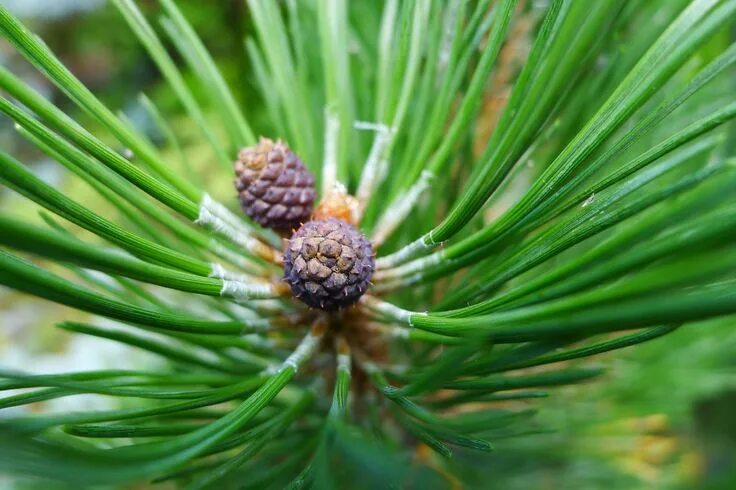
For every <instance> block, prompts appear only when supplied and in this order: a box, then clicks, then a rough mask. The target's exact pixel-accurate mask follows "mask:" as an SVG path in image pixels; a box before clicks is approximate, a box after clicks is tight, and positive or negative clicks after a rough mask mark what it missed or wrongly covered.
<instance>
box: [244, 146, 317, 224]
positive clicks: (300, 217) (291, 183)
mask: <svg viewBox="0 0 736 490" xmlns="http://www.w3.org/2000/svg"><path fill="white" fill-rule="evenodd" d="M235 176H236V178H235V188H236V189H237V190H238V194H239V197H240V205H241V207H242V208H243V211H244V212H245V214H247V215H248V216H250V217H251V218H252V219H253V221H255V222H256V223H258V224H260V225H262V226H265V227H266V228H273V229H275V230H292V229H294V228H298V227H299V226H300V225H301V224H302V223H304V222H305V221H307V220H308V219H309V216H310V214H311V213H312V205H313V204H314V196H315V190H314V177H313V176H312V174H311V173H309V171H308V170H307V169H306V167H304V164H303V163H302V161H301V160H300V159H299V157H297V156H296V154H295V153H294V152H292V151H291V150H290V149H289V147H288V146H287V145H286V144H285V143H283V142H282V141H276V143H274V142H273V141H272V140H270V139H268V138H261V140H260V141H259V142H258V144H257V145H256V146H251V147H248V148H243V149H242V150H240V152H239V153H238V159H237V160H236V161H235Z"/></svg>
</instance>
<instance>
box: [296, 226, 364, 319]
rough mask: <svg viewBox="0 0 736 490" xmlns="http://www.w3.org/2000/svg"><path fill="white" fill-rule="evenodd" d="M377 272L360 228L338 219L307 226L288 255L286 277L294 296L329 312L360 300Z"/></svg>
mask: <svg viewBox="0 0 736 490" xmlns="http://www.w3.org/2000/svg"><path fill="white" fill-rule="evenodd" d="M374 269H375V261H374V260H373V249H372V248H371V243H370V242H369V241H368V239H367V238H366V237H365V236H364V235H363V234H362V233H361V232H360V231H358V229H357V228H355V227H354V226H352V225H349V224H347V223H346V222H344V221H342V220H339V219H336V218H327V219H321V220H314V221H308V222H307V223H305V224H304V225H303V226H302V227H301V228H299V230H297V231H296V233H294V235H293V236H292V237H291V239H290V240H289V243H288V244H287V247H286V253H285V254H284V277H285V279H286V282H288V283H289V285H290V286H291V290H292V292H293V293H294V295H295V296H296V297H297V298H299V299H300V300H302V301H303V302H305V303H306V304H308V305H309V306H313V307H315V308H321V309H323V310H328V311H332V310H336V309H339V308H343V307H345V306H348V305H351V304H353V303H355V302H356V301H358V298H360V297H361V296H362V295H363V293H364V292H365V291H366V289H368V284H369V282H370V279H371V276H373V271H374Z"/></svg>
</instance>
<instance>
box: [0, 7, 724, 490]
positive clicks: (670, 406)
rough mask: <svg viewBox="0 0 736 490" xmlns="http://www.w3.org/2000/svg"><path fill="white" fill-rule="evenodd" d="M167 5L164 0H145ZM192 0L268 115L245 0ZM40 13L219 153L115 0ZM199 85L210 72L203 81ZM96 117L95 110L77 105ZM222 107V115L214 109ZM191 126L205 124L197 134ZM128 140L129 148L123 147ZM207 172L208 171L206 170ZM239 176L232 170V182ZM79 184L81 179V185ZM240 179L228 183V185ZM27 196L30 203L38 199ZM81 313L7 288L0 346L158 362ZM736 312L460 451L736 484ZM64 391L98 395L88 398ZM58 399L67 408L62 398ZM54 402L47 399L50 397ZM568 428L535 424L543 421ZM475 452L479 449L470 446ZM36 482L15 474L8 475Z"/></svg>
mask: <svg viewBox="0 0 736 490" xmlns="http://www.w3.org/2000/svg"><path fill="white" fill-rule="evenodd" d="M138 3H139V5H140V6H141V7H142V8H143V9H144V12H146V13H147V14H149V15H151V16H152V17H155V15H156V12H155V5H154V3H153V2H146V1H142V2H138ZM178 3H179V5H180V7H181V8H182V10H183V12H184V14H185V15H186V16H187V18H188V19H189V20H190V22H192V24H193V26H194V27H195V29H196V30H197V32H198V33H199V34H200V36H201V37H202V39H203V40H204V42H205V44H206V46H207V48H208V49H209V50H210V51H211V52H212V54H213V56H214V57H215V59H216V60H217V61H218V63H219V65H220V68H221V70H222V71H223V73H224V74H225V76H226V78H227V79H228V81H229V82H230V84H231V86H232V87H233V89H234V92H235V95H236V97H238V98H239V102H240V103H241V104H245V105H246V106H247V108H248V109H247V111H248V115H249V117H250V119H251V120H252V121H253V123H254V127H255V128H256V130H257V128H258V127H259V124H258V121H259V111H261V108H262V105H261V104H260V102H259V100H258V97H257V96H256V95H255V90H254V89H253V80H252V78H251V76H250V74H249V70H248V59H247V57H246V54H245V50H244V49H243V38H244V36H245V35H246V33H247V32H248V30H249V28H250V23H249V18H248V13H247V11H246V8H245V5H244V2H242V1H241V0H218V1H210V2H207V1H201V0H186V1H184V0H180V1H179V2H178ZM0 4H3V5H4V6H7V7H9V8H10V9H11V10H13V11H14V12H16V13H17V14H18V15H20V16H21V17H22V19H23V20H24V21H25V22H27V23H28V24H29V25H30V27H31V28H32V29H33V30H34V31H35V32H37V33H38V34H39V35H40V36H41V37H42V38H43V39H44V40H46V42H47V43H48V44H49V45H50V46H51V47H52V49H53V50H54V51H56V53H57V54H58V55H59V57H60V58H61V59H62V61H64V63H65V64H66V65H67V66H69V67H70V69H71V70H72V71H73V72H74V73H75V74H76V75H77V76H79V77H80V78H81V79H82V81H83V82H84V83H86V84H87V85H88V86H89V87H90V88H91V89H92V90H93V91H94V92H95V94H96V95H98V96H99V97H100V98H101V99H102V100H103V102H105V103H106V104H108V106H110V107H114V108H119V109H120V110H122V111H123V112H125V113H126V114H127V116H128V117H130V118H131V119H132V120H133V121H135V123H136V124H137V126H138V127H139V128H141V129H142V130H144V131H147V132H148V133H149V136H151V138H152V139H153V140H154V141H162V139H163V136H162V135H160V134H156V133H155V129H154V128H155V125H154V124H153V123H152V121H150V120H148V119H147V116H146V112H145V111H144V110H143V109H142V108H141V107H140V106H139V105H138V103H137V99H136V97H137V95H138V93H139V92H141V91H144V92H145V93H146V94H148V95H149V97H151V98H152V99H154V100H155V101H156V103H157V105H158V106H159V108H160V109H162V111H163V112H164V113H165V114H168V115H169V116H170V117H172V120H171V121H170V122H171V124H172V125H174V127H175V128H176V130H177V132H178V133H179V134H180V135H182V136H183V138H182V143H183V145H184V151H185V152H186V154H187V158H188V159H189V160H190V161H191V163H192V164H193V165H195V166H197V167H199V168H205V167H207V166H208V165H209V164H210V162H209V161H208V158H209V152H208V151H207V149H206V148H204V146H203V142H202V141H201V138H199V137H198V136H197V134H196V129H195V127H194V126H193V125H192V124H191V123H190V122H189V121H188V119H187V117H186V116H185V114H184V113H183V111H182V109H181V108H180V107H179V106H178V105H177V103H176V100H175V98H174V96H173V94H171V93H170V91H169V90H168V89H167V87H166V85H165V84H162V83H160V76H159V74H158V72H157V70H156V68H155V66H154V65H153V63H152V62H151V61H150V60H149V59H148V58H147V57H146V55H145V52H144V50H143V48H142V47H141V46H140V45H139V44H138V42H137V41H136V40H135V39H134V37H133V36H132V35H131V33H130V32H129V30H128V27H127V26H126V25H125V24H124V23H123V22H122V20H121V19H120V18H119V16H118V14H117V11H115V10H114V9H113V8H112V7H110V6H109V5H106V2H105V1H104V0H0ZM0 62H2V63H3V65H5V66H8V67H9V68H10V69H11V71H13V72H14V73H16V74H18V75H20V76H22V77H23V78H24V79H25V80H26V81H28V82H30V83H31V84H32V85H33V86H34V87H35V88H37V89H40V91H41V92H42V93H44V94H45V95H46V96H47V97H49V98H51V99H52V100H53V101H54V102H55V103H57V104H58V105H59V106H60V107H62V108H63V109H65V110H69V111H72V110H73V109H72V107H71V104H70V103H68V102H67V101H66V100H64V97H63V96H62V95H61V94H59V93H58V92H57V91H56V90H55V89H54V88H53V87H52V86H51V85H50V84H49V83H48V82H47V81H45V80H44V79H43V78H42V77H41V76H40V75H38V74H37V73H36V72H35V71H34V70H32V69H31V68H30V67H29V66H28V65H27V64H26V63H25V61H23V60H21V59H20V57H19V56H18V55H17V54H15V53H14V52H13V50H11V49H10V48H9V46H8V45H7V44H5V43H2V42H0ZM192 87H193V88H194V89H195V94H196V89H197V84H192ZM74 116H75V117H78V118H79V120H80V121H81V122H83V124H84V125H86V126H87V127H90V128H94V123H93V122H92V121H90V120H89V119H87V118H85V116H84V115H82V114H77V113H76V112H75V113H74ZM209 116H210V117H213V118H214V117H216V114H210V115H209ZM187 135H190V136H191V137H189V138H188V137H187ZM0 145H1V146H2V147H3V148H4V149H6V150H7V151H8V152H9V153H12V154H14V155H16V156H17V157H19V158H20V159H21V160H23V161H24V162H27V163H28V164H29V165H32V166H33V167H34V169H35V171H36V172H37V173H38V174H39V175H41V176H42V177H43V178H44V179H46V180H47V181H50V182H53V183H54V185H56V186H58V187H61V188H63V189H65V191H66V192H68V193H70V195H75V196H76V197H77V198H78V199H80V200H82V201H84V200H85V198H86V199H87V200H86V201H85V202H86V204H88V205H90V206H92V207H95V208H97V209H99V208H103V209H104V204H103V203H99V205H96V203H92V202H90V199H93V197H92V194H89V195H88V196H85V195H81V196H80V193H87V191H86V190H85V189H83V188H77V187H75V185H74V183H73V180H72V179H66V176H65V174H64V172H63V170H62V169H61V168H60V167H58V166H56V165H55V164H53V162H50V161H47V160H45V159H43V158H42V157H41V155H40V154H38V153H37V152H35V151H34V150H33V149H32V147H31V146H30V145H28V144H27V143H25V141H24V140H23V139H21V138H19V137H17V135H16V134H15V131H14V129H13V126H12V124H11V123H10V122H9V121H8V120H7V119H0ZM120 151H124V149H122V148H121V149H120ZM203 174H204V175H207V173H206V172H204V173H203ZM228 180H229V179H218V181H225V182H227V181H228ZM77 186H78V184H77ZM225 192H228V191H225ZM0 206H2V208H3V209H10V207H12V208H13V213H14V215H16V216H17V215H21V214H23V213H33V212H34V209H33V208H32V207H31V206H29V205H28V204H26V202H25V201H23V200H21V199H18V198H17V197H16V196H14V195H11V194H10V193H8V192H4V191H3V190H2V189H0ZM24 206H26V207H27V208H28V209H25V208H24ZM62 314H63V315H64V317H65V318H68V319H71V317H72V316H80V315H82V314H81V313H78V312H72V311H71V310H68V309H65V308H63V307H60V306H58V305H52V304H51V303H40V302H39V301H38V300H36V299H31V298H26V297H23V296H21V295H18V294H17V293H15V292H10V291H8V290H5V289H1V288H0V323H1V324H2V328H0V359H2V364H3V366H5V367H17V368H21V367H23V368H26V369H27V368H28V366H29V365H30V366H33V371H36V372H50V371H64V370H71V369H74V370H84V369H92V368H98V367H113V366H120V363H123V362H124V363H134V362H135V363H138V365H145V364H146V363H153V362H157V361H156V360H154V359H153V358H152V357H151V358H149V357H146V356H145V355H144V354H142V353H140V352H137V351H132V350H130V349H128V348H125V347H123V346H119V345H117V344H116V343H114V342H108V341H104V340H99V339H94V338H83V339H81V338H80V339H77V338H70V337H68V336H66V335H65V334H64V333H63V332H60V331H57V330H54V329H51V328H48V326H49V325H50V324H52V323H53V322H54V321H55V320H57V319H58V317H59V316H60V315H62ZM734 321H736V319H734V318H730V319H721V320H718V321H716V322H706V323H702V324H695V325H689V326H687V327H685V328H681V329H679V330H678V331H676V332H675V333H673V334H671V335H668V336H665V337H663V338H659V339H657V340H655V341H653V342H650V343H647V344H643V345H641V346H638V347H634V348H630V349H628V350H625V351H616V352H614V353H613V354H611V355H608V356H601V357H598V358H596V359H594V361H593V362H594V363H597V364H600V365H602V366H604V367H605V368H606V373H607V374H606V375H605V376H604V377H603V378H602V379H601V380H599V381H598V382H597V383H595V384H587V385H578V386H572V387H568V388H564V389H562V390H558V391H557V392H555V393H554V396H552V397H550V398H549V399H546V400H541V401H540V402H539V403H538V404H537V406H538V408H539V413H538V414H537V417H536V421H537V422H536V423H535V422H534V421H532V422H530V427H529V431H530V432H531V433H533V434H530V435H529V436H527V437H522V438H510V439H508V440H500V441H494V443H495V444H496V447H497V451H496V453H495V454H494V455H493V456H492V457H491V458H490V460H488V459H486V460H483V461H473V459H472V458H479V457H480V456H464V455H462V454H461V455H459V456H458V457H457V458H456V460H455V462H454V463H453V464H455V465H458V466H459V467H461V468H462V470H463V471H464V472H465V474H466V475H467V482H468V485H470V486H472V487H479V488H489V486H488V485H489V484H490V482H493V485H491V488H504V489H517V488H519V489H521V488H550V489H552V488H574V489H577V488H585V489H596V488H606V489H610V488H614V489H618V488H621V489H639V488H641V489H650V488H655V489H656V488H662V489H689V488H698V489H714V490H715V489H733V488H736V329H734V328H733V325H734ZM64 400H66V401H64V402H63V403H68V404H70V405H69V407H71V408H73V406H74V404H85V403H89V400H87V399H84V398H79V399H76V398H74V397H72V399H70V400H67V399H64ZM57 408H58V407H57ZM37 409H38V410H43V409H44V407H43V406H39V407H37ZM537 423H538V424H539V426H540V427H545V428H547V427H554V428H555V429H556V430H555V431H554V432H551V433H547V432H544V433H541V432H540V433H536V434H535V433H534V432H535V426H536V424H537ZM466 458H468V459H466ZM16 487H22V484H20V483H17V482H10V481H9V480H3V479H2V477H0V488H16Z"/></svg>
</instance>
